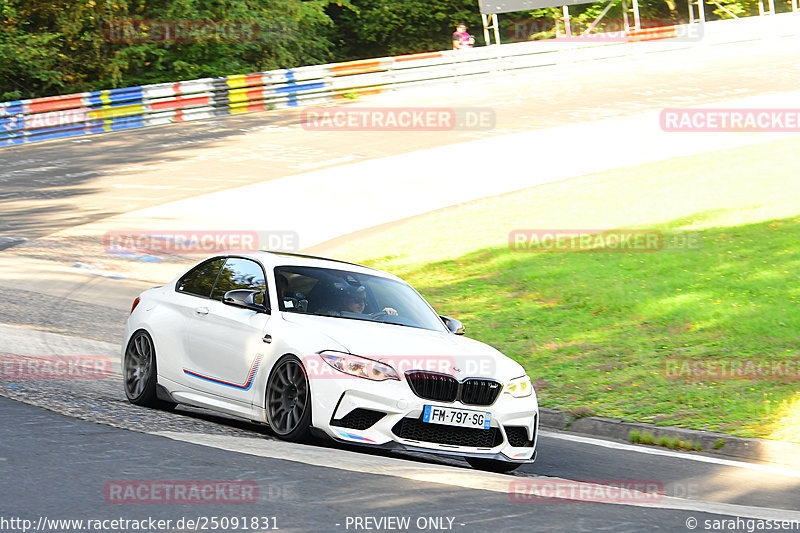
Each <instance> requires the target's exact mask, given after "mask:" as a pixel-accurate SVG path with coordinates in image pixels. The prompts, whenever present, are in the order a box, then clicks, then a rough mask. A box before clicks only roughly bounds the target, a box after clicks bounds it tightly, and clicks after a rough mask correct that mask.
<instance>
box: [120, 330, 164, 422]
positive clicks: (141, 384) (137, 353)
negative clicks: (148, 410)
mask: <svg viewBox="0 0 800 533" xmlns="http://www.w3.org/2000/svg"><path fill="white" fill-rule="evenodd" d="M123 372H124V376H125V396H127V397H128V400H130V402H131V403H133V404H136V405H143V406H145V407H155V406H156V350H155V348H154V347H153V340H152V339H151V338H150V335H148V334H147V332H146V331H142V330H140V331H137V332H136V333H134V334H133V336H132V337H131V340H130V341H129V342H128V349H127V350H125V361H124V368H123Z"/></svg>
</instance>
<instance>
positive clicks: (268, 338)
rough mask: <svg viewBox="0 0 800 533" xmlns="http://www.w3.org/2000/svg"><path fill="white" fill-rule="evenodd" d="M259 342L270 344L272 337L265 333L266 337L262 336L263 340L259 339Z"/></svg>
mask: <svg viewBox="0 0 800 533" xmlns="http://www.w3.org/2000/svg"><path fill="white" fill-rule="evenodd" d="M261 340H262V341H264V342H266V343H267V344H269V343H271V342H272V335H270V334H269V333H267V334H266V335H264V338H263V339H261Z"/></svg>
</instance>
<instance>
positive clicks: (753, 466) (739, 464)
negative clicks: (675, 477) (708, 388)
mask: <svg viewBox="0 0 800 533" xmlns="http://www.w3.org/2000/svg"><path fill="white" fill-rule="evenodd" d="M539 435H540V436H545V437H550V438H553V439H561V440H567V441H571V442H580V443H581V444H590V445H592V446H600V447H602V448H611V449H614V450H624V451H626V452H637V453H646V454H649V455H660V456H663V457H674V458H677V459H686V460H687V461H697V462H699V463H710V464H715V465H722V466H733V467H736V468H747V469H750V470H757V471H759V472H768V473H770V474H778V475H781V476H788V477H797V478H800V471H797V470H792V469H790V468H780V467H777V466H770V465H764V464H758V463H747V462H744V461H735V460H730V459H720V458H718V457H709V456H707V455H697V454H693V453H681V452H674V451H672V450H662V449H660V448H648V447H645V446H635V445H633V444H625V443H621V442H613V441H607V440H602V439H595V438H592V437H582V436H580V435H570V434H567V433H554V432H552V431H540V432H539Z"/></svg>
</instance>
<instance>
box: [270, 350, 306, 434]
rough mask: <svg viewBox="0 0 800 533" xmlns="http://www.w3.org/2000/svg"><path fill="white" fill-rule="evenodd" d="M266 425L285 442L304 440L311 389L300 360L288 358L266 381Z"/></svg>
mask: <svg viewBox="0 0 800 533" xmlns="http://www.w3.org/2000/svg"><path fill="white" fill-rule="evenodd" d="M266 403H267V422H268V423H269V426H270V428H271V429H272V431H274V432H275V434H276V435H278V437H280V438H281V439H283V440H288V441H293V442H297V441H301V440H305V439H307V438H308V436H309V434H310V428H311V388H310V387H309V384H308V377H307V376H306V371H305V369H304V368H303V365H302V363H300V360H299V359H298V358H297V357H295V356H293V355H288V356H286V357H284V358H283V359H281V360H280V361H278V362H277V363H276V364H275V367H274V368H273V369H272V373H271V374H270V376H269V381H267V393H266Z"/></svg>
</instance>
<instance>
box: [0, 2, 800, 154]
mask: <svg viewBox="0 0 800 533" xmlns="http://www.w3.org/2000/svg"><path fill="white" fill-rule="evenodd" d="M798 34H800V17H798V16H797V15H795V14H792V13H787V14H782V15H772V16H769V17H751V18H748V19H736V20H727V21H716V22H707V23H705V24H703V25H700V24H692V25H683V26H668V27H664V28H649V29H644V30H638V31H635V32H630V33H629V34H628V35H627V36H626V38H623V39H615V40H614V39H609V40H604V39H603V36H602V34H601V35H596V36H591V38H588V39H580V38H578V39H575V40H566V41H564V40H562V41H558V42H555V41H532V42H525V43H514V44H506V45H502V46H487V47H481V48H474V49H471V50H448V51H443V52H429V53H422V54H411V55H405V56H395V57H383V58H377V59H367V60H362V61H352V62H347V63H334V64H329V65H314V66H308V67H300V68H295V69H281V70H273V71H269V72H260V73H256V74H248V75H233V76H225V77H220V78H206V79H199V80H190V81H179V82H175V83H159V84H153V85H143V86H140V87H126V88H122V89H110V90H106V91H92V92H86V93H81V94H72V95H64V96H51V97H46V98H34V99H30V100H19V101H14V102H3V103H0V146H11V145H18V144H24V143H31V142H37V141H45V140H50V139H58V138H65V137H74V136H79V135H89V134H94V133H103V132H109V131H119V130H125V129H130V128H141V127H146V126H156V125H161V124H169V123H173V122H184V121H189V120H200V119H207V118H213V117H218V116H224V115H235V114H239V113H249V112H254V111H266V110H270V109H276V108H281V107H294V106H300V105H316V104H321V103H325V102H330V101H333V100H337V99H342V98H347V97H355V96H362V95H369V94H376V93H380V92H383V91H386V90H394V89H401V88H403V87H412V86H417V85H420V84H431V83H437V82H452V81H454V80H458V79H463V78H474V77H480V76H493V75H497V74H499V73H503V72H505V73H514V72H519V71H521V70H527V69H533V68H543V67H555V66H561V65H569V64H575V63H580V62H585V61H601V60H604V59H615V58H621V57H626V56H629V55H639V54H642V53H649V52H664V51H669V50H679V49H682V48H691V47H695V46H706V45H718V44H725V43H734V42H741V41H747V40H755V39H761V38H764V37H782V36H788V35H798ZM655 39H658V40H659V41H658V42H657V43H656V42H652V41H653V40H655ZM643 41H645V42H643Z"/></svg>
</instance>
